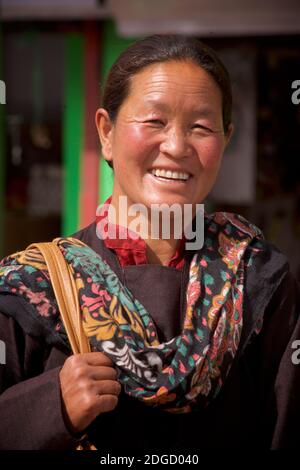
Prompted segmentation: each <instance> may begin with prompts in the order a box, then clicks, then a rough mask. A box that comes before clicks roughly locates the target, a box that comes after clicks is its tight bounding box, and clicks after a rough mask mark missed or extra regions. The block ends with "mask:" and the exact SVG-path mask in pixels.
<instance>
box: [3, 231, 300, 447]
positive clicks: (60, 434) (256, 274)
mask: <svg viewBox="0 0 300 470" xmlns="http://www.w3.org/2000/svg"><path fill="white" fill-rule="evenodd" d="M74 236H75V237H77V238H79V239H81V240H82V241H83V242H85V243H86V244H88V245H89V246H90V247H91V248H93V249H94V250H95V251H96V252H98V253H99V254H101V256H103V257H104V259H106V261H107V262H108V263H109V264H110V266H111V267H112V269H113V270H114V271H115V272H116V273H117V275H118V276H119V278H120V279H121V281H122V282H123V283H124V284H125V285H126V286H127V287H128V288H129V290H131V291H132V293H133V295H134V296H135V297H136V298H137V299H138V300H139V301H140V302H141V303H142V304H143V305H144V306H145V307H146V309H147V310H148V311H149V312H150V314H151V316H152V318H153V320H154V321H155V323H156V326H157V329H158V333H159V336H160V339H161V340H169V339H171V338H172V337H174V336H175V335H178V334H179V333H180V329H181V327H182V323H183V316H184V312H185V291H186V285H187V282H188V267H189V260H190V257H191V256H192V254H193V253H192V252H188V253H186V255H185V257H186V259H185V265H184V268H183V270H176V269H175V268H170V267H164V266H158V265H139V266H127V267H125V268H122V267H121V266H120V264H119V262H118V259H117V257H116V255H115V254H114V253H113V252H112V251H111V250H109V249H108V248H106V247H105V246H104V244H103V242H102V241H100V240H99V239H98V238H97V236H96V230H95V225H94V224H91V225H90V226H89V227H87V228H85V229H83V230H82V231H80V232H78V233H77V234H75V235H74ZM263 243H264V244H265V249H264V251H263V253H260V255H259V256H257V257H256V259H255V260H254V263H253V265H252V266H251V267H249V268H248V270H247V276H246V280H245V297H244V326H243V330H242V338H241V342H240V345H239V349H238V353H237V355H236V357H235V359H234V362H233V365H232V368H231V370H230V372H229V375H228V377H227V379H226V382H225V385H224V386H223V388H222V390H221V392H220V394H219V395H218V397H217V398H216V399H215V400H214V401H212V402H211V404H210V405H209V406H207V407H206V408H205V409H203V410H202V411H199V412H193V413H188V414H171V413H167V412H162V411H159V409H155V408H150V407H147V406H145V405H144V404H142V403H141V402H139V401H137V400H136V399H134V398H131V397H128V396H127V395H125V394H124V393H121V395H120V397H119V403H118V405H117V407H116V409H115V410H114V411H112V412H109V413H104V414H102V415H100V416H98V418H97V419H96V420H95V421H94V422H93V423H92V424H91V426H90V427H89V428H88V430H87V431H88V433H89V435H90V438H91V440H92V441H93V442H95V444H96V446H97V447H98V448H101V449H102V450H113V449H118V450H120V449H124V450H126V452H127V453H128V452H129V450H132V451H133V452H136V451H144V450H148V451H149V449H155V450H159V449H161V450H163V451H166V450H167V449H173V450H176V451H177V452H178V451H180V450H184V449H191V450H194V451H196V450H199V449H205V448H215V449H218V448H230V447H231V448H248V449H258V448H265V449H269V448H275V449H277V448H296V447H297V448H298V446H299V442H300V431H299V420H300V364H299V365H297V364H293V362H292V355H293V353H295V350H294V349H293V348H292V344H293V341H295V340H297V339H298V340H300V319H299V315H300V289H299V285H298V283H297V282H296V280H295V278H294V277H293V275H292V274H291V272H290V270H289V266H288V263H287V261H286V259H285V257H284V256H283V255H282V254H281V253H280V252H279V251H278V250H277V249H276V248H275V247H274V246H273V245H272V244H270V243H268V242H263ZM1 299H2V300H1V303H0V310H1V312H2V313H0V340H2V341H4V343H5V345H6V364H5V365H0V449H20V450H21V449H57V450H58V449H74V448H75V447H76V444H77V442H78V441H77V439H76V437H75V436H73V435H72V434H71V433H70V432H69V430H68V428H67V425H66V423H65V420H64V417H63V413H62V403H61V393H60V385H59V372H60V369H61V367H62V366H63V364H64V361H65V360H66V358H67V356H68V355H69V354H70V353H69V351H67V350H66V349H65V348H64V347H63V346H62V347H58V346H53V345H52V344H51V342H50V343H49V342H48V343H46V342H45V340H44V339H43V334H42V331H40V330H39V327H38V325H36V330H35V331H34V333H33V334H32V333H31V335H29V334H28V332H26V328H25V327H24V325H22V318H24V315H26V311H24V305H22V303H21V302H20V300H19V299H18V298H17V297H15V296H13V295H10V294H9V295H5V298H4V297H2V296H1ZM12 309H13V310H14V312H15V315H14V318H15V319H13V318H12V317H11V316H10V315H9V312H10V311H12ZM257 312H264V326H263V328H262V331H261V332H260V334H259V335H258V336H254V338H253V328H254V323H255V322H254V318H255V315H256V314H257ZM299 358H300V354H299Z"/></svg>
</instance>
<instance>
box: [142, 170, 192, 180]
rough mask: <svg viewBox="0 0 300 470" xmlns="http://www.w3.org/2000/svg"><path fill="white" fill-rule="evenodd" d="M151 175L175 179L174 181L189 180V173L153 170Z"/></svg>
mask: <svg viewBox="0 0 300 470" xmlns="http://www.w3.org/2000/svg"><path fill="white" fill-rule="evenodd" d="M151 173H152V175H154V176H162V177H163V178H169V179H173V180H187V179H189V175H188V173H184V172H179V171H170V170H159V169H153V170H152V171H151Z"/></svg>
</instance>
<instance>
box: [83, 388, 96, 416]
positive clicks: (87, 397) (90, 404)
mask: <svg viewBox="0 0 300 470" xmlns="http://www.w3.org/2000/svg"><path fill="white" fill-rule="evenodd" d="M94 405H95V404H94V400H93V397H92V395H91V394H90V393H88V392H85V393H83V394H82V407H83V409H84V410H85V412H86V413H90V412H91V411H92V410H93V409H94Z"/></svg>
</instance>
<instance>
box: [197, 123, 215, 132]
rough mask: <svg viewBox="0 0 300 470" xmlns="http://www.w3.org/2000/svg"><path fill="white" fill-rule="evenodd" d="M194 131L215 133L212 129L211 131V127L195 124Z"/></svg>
mask: <svg viewBox="0 0 300 470" xmlns="http://www.w3.org/2000/svg"><path fill="white" fill-rule="evenodd" d="M193 129H200V130H202V131H205V132H213V130H212V129H210V128H209V127H206V126H203V125H202V124H194V125H193Z"/></svg>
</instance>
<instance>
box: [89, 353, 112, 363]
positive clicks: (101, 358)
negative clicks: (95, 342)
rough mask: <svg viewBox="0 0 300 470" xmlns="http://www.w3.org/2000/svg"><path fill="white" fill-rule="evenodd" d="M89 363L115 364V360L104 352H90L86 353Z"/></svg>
mask: <svg viewBox="0 0 300 470" xmlns="http://www.w3.org/2000/svg"><path fill="white" fill-rule="evenodd" d="M84 356H85V359H86V361H87V363H88V364H89V365H91V366H107V367H109V366H113V364H114V363H113V361H112V360H111V359H110V358H109V357H108V356H107V355H106V354H104V353H102V352H90V353H85V354H84Z"/></svg>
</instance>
